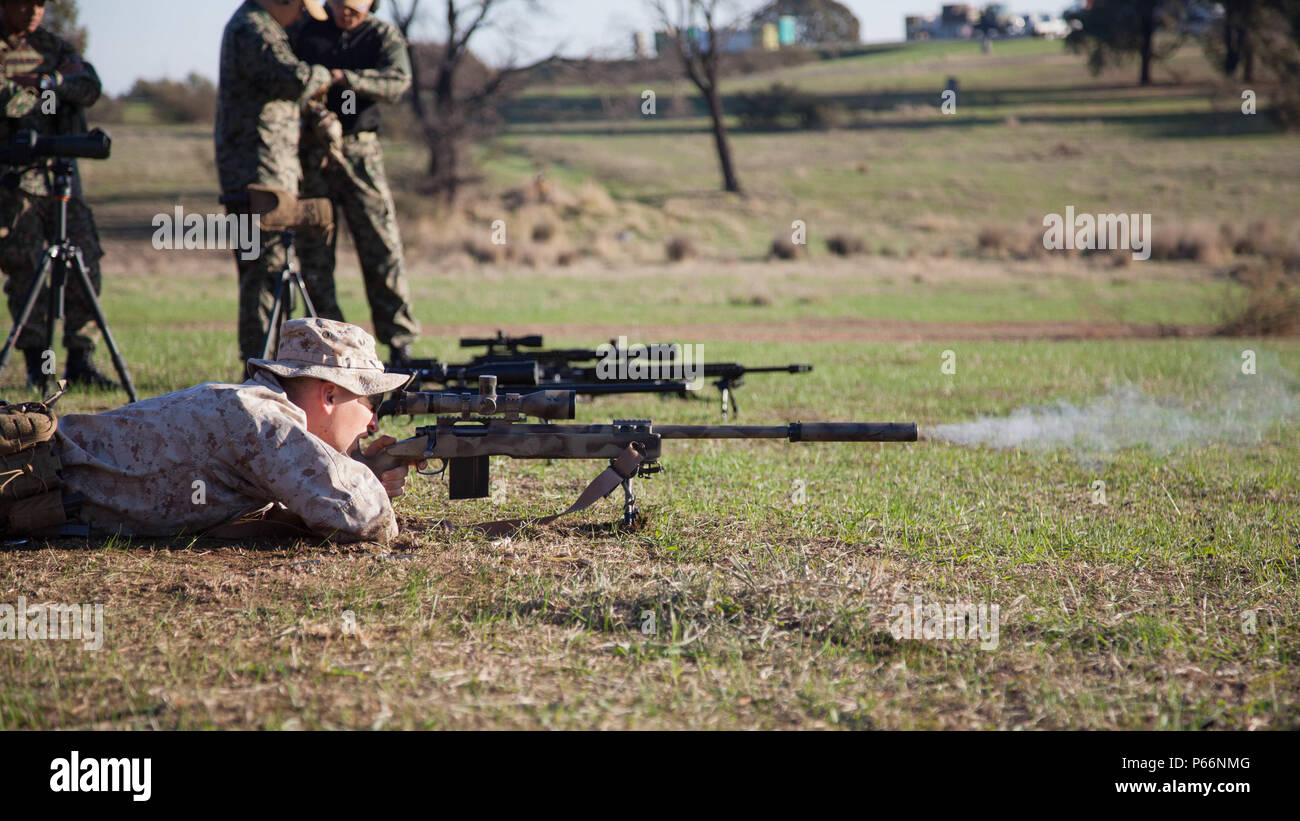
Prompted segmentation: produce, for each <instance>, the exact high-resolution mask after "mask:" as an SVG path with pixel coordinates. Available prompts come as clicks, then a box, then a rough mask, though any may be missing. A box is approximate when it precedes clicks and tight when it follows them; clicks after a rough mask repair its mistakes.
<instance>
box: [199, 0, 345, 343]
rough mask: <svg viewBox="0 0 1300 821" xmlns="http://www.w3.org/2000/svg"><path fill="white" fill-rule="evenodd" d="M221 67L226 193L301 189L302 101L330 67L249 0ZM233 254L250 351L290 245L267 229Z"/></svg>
mask: <svg viewBox="0 0 1300 821" xmlns="http://www.w3.org/2000/svg"><path fill="white" fill-rule="evenodd" d="M220 71H221V75H220V85H219V88H218V92H217V124H216V132H215V136H216V152H217V175H218V176H219V177H220V180H221V191H222V193H223V194H233V193H241V192H243V191H244V190H245V189H246V188H247V187H248V186H249V185H250V184H253V183H257V184H261V185H268V186H271V187H273V188H278V189H280V190H283V191H290V192H296V191H297V190H298V185H299V182H300V180H301V177H302V169H301V167H300V166H299V164H298V136H299V130H300V129H299V116H300V112H301V108H302V104H303V103H304V102H305V101H306V100H307V99H309V98H310V97H311V96H312V95H313V94H315V93H316V92H317V91H318V90H320V89H321V88H323V87H325V86H328V85H329V83H330V73H329V70H328V69H326V68H325V67H324V66H313V65H308V64H307V63H303V62H301V61H299V60H298V58H297V57H295V56H294V53H293V49H292V48H290V47H289V36H288V35H287V34H286V33H285V31H284V28H283V27H281V26H280V24H279V23H277V22H276V21H275V19H274V18H273V17H271V15H270V14H268V13H267V12H266V11H264V10H263V9H262V8H261V7H260V6H258V5H257V4H256V3H254V2H252V0H246V2H244V4H243V5H241V6H240V7H239V9H238V10H236V11H235V15H234V16H233V17H231V18H230V22H229V23H227V24H226V30H225V33H224V34H223V35H222V38H221V69H220ZM235 259H236V264H237V266H238V267H239V349H240V352H241V354H242V356H243V358H244V359H250V358H253V357H257V356H261V354H262V343H263V340H264V338H265V337H266V331H267V326H268V325H269V323H270V321H271V306H272V303H273V302H274V301H275V287H276V284H277V279H276V275H277V274H278V273H279V271H280V269H281V268H283V267H284V263H285V249H284V246H283V245H282V244H281V243H280V241H279V237H278V236H277V235H275V234H263V236H262V253H261V254H260V255H259V256H258V257H257V258H256V259H252V260H244V259H241V258H240V256H239V254H238V252H236V255H235Z"/></svg>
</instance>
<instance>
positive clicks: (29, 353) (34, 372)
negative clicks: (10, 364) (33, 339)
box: [22, 348, 46, 390]
mask: <svg viewBox="0 0 1300 821" xmlns="http://www.w3.org/2000/svg"><path fill="white" fill-rule="evenodd" d="M22 351H23V359H25V360H27V389H28V390H37V389H40V390H44V389H45V380H46V375H45V371H43V370H41V364H42V363H43V362H44V360H45V357H44V353H45V351H43V350H41V349H40V348H23V349H22Z"/></svg>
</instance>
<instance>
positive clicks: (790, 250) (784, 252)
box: [767, 234, 807, 261]
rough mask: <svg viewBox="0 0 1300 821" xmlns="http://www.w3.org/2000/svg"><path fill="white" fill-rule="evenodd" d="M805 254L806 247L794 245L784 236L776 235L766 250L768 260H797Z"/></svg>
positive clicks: (792, 241)
mask: <svg viewBox="0 0 1300 821" xmlns="http://www.w3.org/2000/svg"><path fill="white" fill-rule="evenodd" d="M806 253H807V246H804V245H801V244H799V243H796V242H795V241H794V240H792V239H790V238H789V237H788V236H786V235H784V234H778V235H776V236H775V237H773V238H772V246H771V248H769V249H768V253H767V255H768V258H769V259H781V260H787V261H788V260H792V259H799V258H800V257H801V256H803V255H804V254H806Z"/></svg>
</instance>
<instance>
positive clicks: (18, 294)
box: [0, 2, 113, 387]
mask: <svg viewBox="0 0 1300 821" xmlns="http://www.w3.org/2000/svg"><path fill="white" fill-rule="evenodd" d="M0 13H2V15H3V22H2V23H0V25H2V27H3V29H4V31H3V35H4V36H3V39H0V66H2V67H3V77H0V106H3V108H4V113H5V117H4V119H3V120H0V146H3V145H8V144H10V143H11V142H12V141H13V138H14V136H15V135H16V134H18V133H19V132H21V131H27V130H31V129H34V130H35V131H37V132H38V133H40V134H42V135H47V136H55V135H65V134H81V133H84V132H86V130H87V125H86V113H85V109H86V108H87V107H89V106H91V105H93V104H94V103H95V101H96V100H98V99H99V95H100V90H101V89H100V82H99V75H98V74H96V73H95V68H94V66H92V65H91V64H90V63H88V62H86V61H85V60H84V59H82V57H81V56H80V55H78V54H77V52H76V50H75V49H73V47H72V45H71V44H69V43H68V42H67V41H66V40H64V39H62V38H61V37H59V36H58V35H56V34H53V33H52V32H50V31H47V30H46V29H44V28H40V22H41V19H42V17H43V15H44V6H43V4H35V5H32V4H27V3H14V2H0ZM29 15H30V16H29ZM74 168H75V164H74ZM6 170H8V169H6V168H4V167H0V172H3V171H6ZM73 185H74V187H73V193H74V196H73V198H72V200H71V201H70V202H69V203H68V236H69V238H70V239H71V240H72V242H73V243H74V244H76V245H77V247H78V248H80V249H81V253H82V257H83V258H84V259H85V261H86V268H87V272H88V274H89V275H90V281H91V284H92V286H93V287H94V289H95V293H96V294H98V293H99V290H100V272H99V260H100V258H101V257H102V256H103V251H102V250H101V248H100V245H99V233H98V232H97V231H96V230H95V220H94V216H93V215H92V214H91V211H90V207H89V206H88V205H86V202H85V200H83V199H82V197H81V179H80V175H79V174H77V175H76V176H75V177H74V178H73ZM53 193H54V192H52V191H51V190H50V179H49V174H47V172H46V170H45V169H44V168H41V167H36V168H32V169H29V170H26V171H24V172H22V174H21V175H20V176H19V184H18V188H17V189H16V190H14V189H10V188H6V187H0V270H3V271H4V272H5V274H6V275H7V276H8V279H7V280H6V282H5V296H6V298H7V301H8V304H9V314H10V316H11V317H15V318H16V317H17V315H18V313H19V312H20V311H21V310H22V307H23V300H24V299H25V298H26V296H27V292H28V291H29V290H30V289H31V286H32V283H33V282H34V281H35V279H36V274H37V273H38V271H39V268H40V262H41V257H42V255H43V254H44V252H45V248H46V246H47V245H48V244H50V243H51V242H53V241H54V240H55V239H57V232H58V224H59V202H58V200H57V199H55V198H54V197H53V196H52V194H53ZM64 293H65V300H66V302H65V310H66V313H65V317H64V327H63V344H64V347H66V348H67V349H68V362H67V371H66V373H67V377H68V379H69V381H72V382H74V383H83V384H84V383H91V384H97V385H99V386H101V387H107V386H111V385H112V384H113V383H112V381H111V380H109V379H108V378H107V377H105V376H104V375H103V374H100V373H99V372H98V371H97V370H95V367H94V364H93V362H92V361H91V352H92V351H93V350H94V348H95V338H94V336H92V335H91V334H92V331H93V326H92V324H91V323H93V321H94V314H93V312H92V311H91V308H90V305H89V303H88V302H87V301H86V299H85V297H84V295H83V294H82V292H81V288H80V287H79V286H78V285H77V284H76V283H75V282H70V283H69V285H68V287H67V288H66V290H65V292H64ZM37 305H38V307H37V310H36V311H34V312H33V313H32V316H31V317H30V318H29V319H28V322H27V325H26V326H25V327H24V329H23V333H22V335H21V336H20V337H19V338H18V340H17V347H18V348H19V349H21V350H22V351H23V355H24V357H25V358H26V360H27V375H28V381H29V382H40V381H44V380H43V374H42V371H41V366H42V364H43V361H42V354H43V352H44V350H45V346H46V342H47V339H48V337H49V329H47V328H46V327H45V311H44V310H43V309H42V307H41V306H43V305H44V302H43V301H42V302H40V303H38V304H37ZM50 342H51V343H52V342H53V340H50ZM51 347H52V344H51Z"/></svg>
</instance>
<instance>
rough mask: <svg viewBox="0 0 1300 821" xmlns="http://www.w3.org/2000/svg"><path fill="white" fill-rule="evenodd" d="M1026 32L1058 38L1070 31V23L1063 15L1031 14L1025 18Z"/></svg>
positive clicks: (1050, 38) (1053, 38)
mask: <svg viewBox="0 0 1300 821" xmlns="http://www.w3.org/2000/svg"><path fill="white" fill-rule="evenodd" d="M1025 33H1026V34H1029V35H1032V36H1034V37H1042V38H1045V39H1047V40H1056V39H1059V38H1062V37H1065V36H1066V35H1067V34H1069V33H1070V24H1069V23H1067V22H1065V19H1064V18H1062V17H1053V16H1052V15H1050V14H1031V15H1029V16H1027V17H1026V18H1025Z"/></svg>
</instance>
